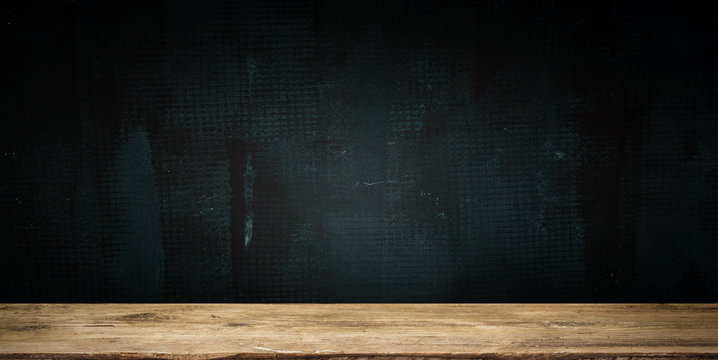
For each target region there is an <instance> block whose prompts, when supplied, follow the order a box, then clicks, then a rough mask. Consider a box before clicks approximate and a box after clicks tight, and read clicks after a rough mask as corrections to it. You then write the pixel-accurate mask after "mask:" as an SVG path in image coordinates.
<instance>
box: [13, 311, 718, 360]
mask: <svg viewBox="0 0 718 360" xmlns="http://www.w3.org/2000/svg"><path fill="white" fill-rule="evenodd" d="M548 355H551V357H558V358H565V359H566V358H569V359H577V358H616V357H619V356H623V357H643V358H718V305H716V304H701V305H650V304H644V305H620V304H605V305H573V304H560V305H555V304H541V305H535V304H534V305H526V304H481V305H477V304H441V305H436V304H421V305H415V304H389V305H387V304H322V305H317V304H305V305H279V304H71V305H70V304H0V358H78V359H89V358H123V357H127V358H138V357H159V358H181V359H194V358H200V359H205V358H223V357H224V358H244V359H249V358H254V359H259V358H265V357H272V358H287V359H289V358H304V359H307V358H316V359H319V358H322V359H352V358H360V357H363V358H373V359H405V358H418V357H423V358H425V359H428V358H437V359H438V358H447V357H449V358H478V357H482V358H494V359H496V358H517V357H519V358H545V357H546V356H548Z"/></svg>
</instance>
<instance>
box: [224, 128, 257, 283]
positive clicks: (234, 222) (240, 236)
mask: <svg viewBox="0 0 718 360" xmlns="http://www.w3.org/2000/svg"><path fill="white" fill-rule="evenodd" d="M228 152H229V154H228V158H229V183H230V187H231V188H232V197H231V200H230V233H231V235H232V240H231V241H232V279H233V284H232V285H233V286H234V293H235V296H237V297H241V296H242V294H243V293H244V290H243V289H242V286H241V282H240V280H241V279H242V273H243V272H242V265H243V263H244V261H243V260H242V258H243V254H244V249H245V247H247V246H248V245H249V241H250V240H251V237H252V235H251V226H252V214H251V212H250V210H248V208H249V206H251V198H250V199H249V200H248V199H247V195H246V194H247V192H248V190H250V191H249V193H250V194H251V195H253V191H254V171H253V170H251V171H252V173H251V174H252V177H251V180H252V184H251V185H248V184H246V180H247V179H248V176H247V175H248V173H249V171H250V169H251V163H250V161H251V155H250V154H249V152H248V151H247V143H246V141H244V140H236V141H234V142H233V143H232V144H231V145H230V146H229V151H228ZM247 228H249V231H250V232H249V233H247Z"/></svg>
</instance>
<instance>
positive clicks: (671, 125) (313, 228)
mask: <svg viewBox="0 0 718 360" xmlns="http://www.w3.org/2000/svg"><path fill="white" fill-rule="evenodd" d="M0 13H1V16H2V23H1V24H0V25H1V26H2V30H0V31H1V34H2V35H1V36H2V39H1V40H0V41H1V44H2V56H0V62H1V64H0V72H1V74H2V75H1V76H2V78H1V79H0V80H1V82H2V85H1V88H2V95H1V98H2V100H1V101H2V103H0V105H1V109H2V113H1V114H2V115H1V116H2V129H1V131H0V132H1V133H2V135H1V136H2V149H0V156H1V161H0V162H1V165H0V167H1V169H2V170H1V174H2V182H0V207H1V213H0V214H1V215H2V228H1V231H0V236H1V240H0V301H3V302H8V301H10V302H12V301H42V302H49V301H73V302H75V301H77V302H85V301H102V302H104V301H113V302H116V301H173V302H175V301H178V302H179V301H213V302H214V301H222V302H224V301H227V302H232V301H238V302H338V301H341V302H345V301H347V302H355V301H382V302H404V301H411V302H447V301H452V302H466V301H470V302H484V301H492V302H493V301H501V302H514V301H590V302H594V301H716V300H718V236H717V235H718V206H717V204H718V202H717V199H718V191H717V186H718V121H717V120H718V119H717V118H716V115H717V114H718V111H717V110H718V109H717V106H718V103H717V102H716V99H718V96H717V95H718V94H716V85H717V83H716V80H718V76H717V75H718V73H717V69H718V68H717V67H716V63H717V62H716V61H717V60H718V57H717V56H716V45H717V44H718V42H716V40H715V35H716V30H717V29H716V21H715V17H714V12H710V11H708V9H707V8H704V7H702V6H699V5H697V4H693V2H688V4H685V3H684V2H678V1H665V2H664V1H645V2H637V1H614V2H611V1H598V2H595V3H587V2H582V1H578V2H566V3H562V2H553V1H551V2H548V1H547V2H529V1H419V0H404V1H361V2H345V1H336V0H316V1H313V2H312V1H254V2H242V1H230V0H227V1H80V0H78V1H70V0H61V1H11V2H9V3H4V5H2V11H0Z"/></svg>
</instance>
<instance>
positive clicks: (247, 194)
mask: <svg viewBox="0 0 718 360" xmlns="http://www.w3.org/2000/svg"><path fill="white" fill-rule="evenodd" d="M253 199H254V168H253V167H252V153H247V165H246V168H245V170H244V205H245V206H244V209H245V215H244V246H245V247H246V246H248V245H249V242H250V241H252V221H253V220H252V215H253V214H252V200H253Z"/></svg>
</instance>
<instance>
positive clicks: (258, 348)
mask: <svg viewBox="0 0 718 360" xmlns="http://www.w3.org/2000/svg"><path fill="white" fill-rule="evenodd" d="M252 349H257V350H262V351H271V352H275V353H281V354H297V353H300V352H301V351H296V350H276V349H270V348H267V347H263V346H252Z"/></svg>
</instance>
